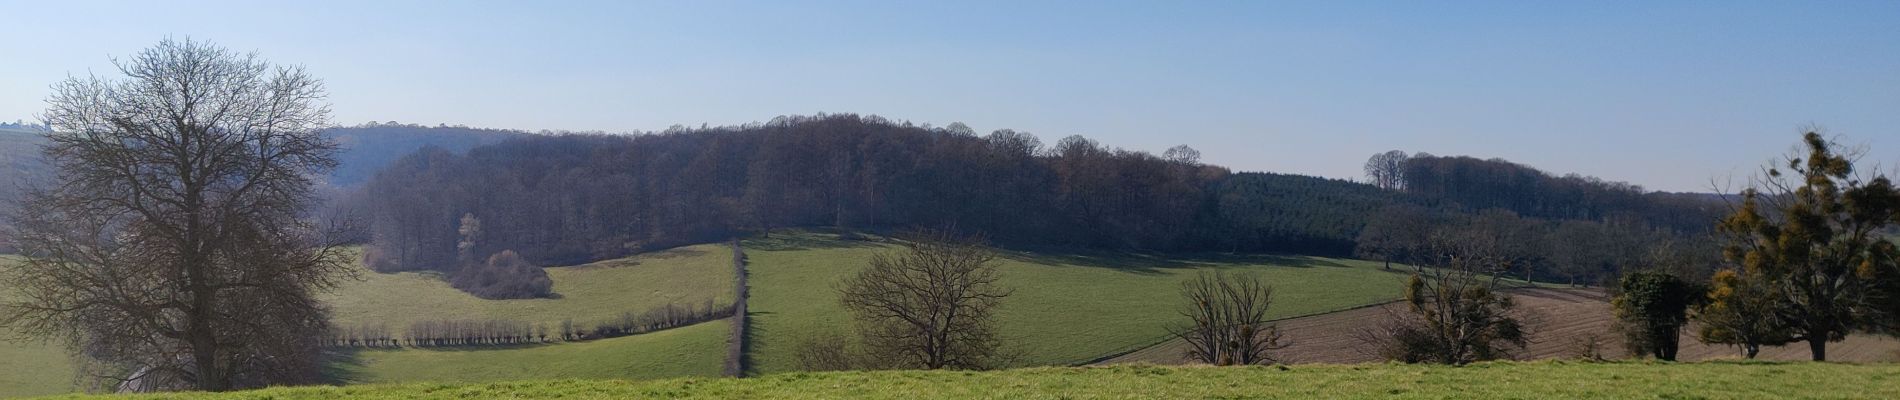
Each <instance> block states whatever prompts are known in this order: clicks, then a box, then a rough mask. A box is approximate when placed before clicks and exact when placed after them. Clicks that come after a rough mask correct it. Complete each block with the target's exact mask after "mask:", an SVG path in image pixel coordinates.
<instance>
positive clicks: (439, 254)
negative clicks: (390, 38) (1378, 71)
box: [360, 114, 1719, 282]
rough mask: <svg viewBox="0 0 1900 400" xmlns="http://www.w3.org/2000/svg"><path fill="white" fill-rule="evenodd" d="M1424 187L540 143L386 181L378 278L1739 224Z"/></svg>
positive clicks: (777, 125) (1500, 181) (1112, 153)
mask: <svg viewBox="0 0 1900 400" xmlns="http://www.w3.org/2000/svg"><path fill="white" fill-rule="evenodd" d="M1340 162H1342V163H1357V162H1359V161H1358V160H1340ZM1406 166H1407V167H1408V168H1407V171H1406V176H1405V185H1404V187H1402V188H1395V189H1381V188H1378V187H1374V186H1371V185H1367V184H1362V183H1356V182H1351V181H1344V180H1335V179H1325V178H1318V177H1309V176H1298V175H1281V174H1271V173H1234V172H1231V171H1229V170H1228V169H1226V168H1223V167H1220V166H1216V165H1208V164H1203V163H1201V162H1200V161H1199V156H1198V152H1197V151H1195V150H1194V149H1192V148H1189V147H1187V146H1178V147H1176V148H1172V149H1169V150H1168V151H1167V152H1164V153H1162V154H1159V155H1157V154H1151V153H1147V152H1141V151H1130V150H1125V149H1120V148H1116V147H1113V146H1107V145H1103V144H1101V143H1098V142H1096V141H1094V140H1090V139H1087V138H1084V137H1081V136H1069V137H1065V138H1062V139H1060V140H1057V141H1055V143H1054V144H1053V145H1049V146H1045V144H1044V142H1043V141H1042V139H1041V138H1038V137H1036V136H1034V135H1031V134H1029V133H1027V132H1018V131H1014V130H1008V129H1004V130H998V131H995V132H992V133H990V134H988V135H981V136H979V135H978V134H976V133H975V132H972V131H970V130H969V129H968V128H965V127H962V126H961V125H955V124H953V125H952V127H943V128H937V127H929V126H917V125H913V124H909V123H902V122H895V121H892V120H889V119H885V118H881V117H878V116H860V115H854V114H834V115H818V116H811V117H803V116H794V117H780V118H776V119H774V120H773V121H772V122H769V123H763V124H748V125H743V126H728V127H713V128H701V129H681V130H674V131H669V132H664V133H659V134H649V135H632V136H609V135H548V136H534V137H527V138H523V139H521V140H512V141H507V142H504V143H499V144H495V145H488V146H481V147H477V148H474V149H470V150H469V151H468V152H467V153H466V154H459V155H458V154H454V153H453V152H450V151H438V150H425V151H420V152H417V153H415V154H412V155H410V156H408V157H405V158H403V159H401V160H399V161H397V162H396V163H394V164H391V166H390V167H389V168H388V169H386V170H385V171H383V173H381V174H378V175H377V178H376V179H374V180H373V181H371V182H370V183H369V185H368V186H367V190H368V194H367V196H366V197H365V199H366V201H367V202H368V203H369V204H368V205H367V206H365V207H361V208H360V209H363V210H371V214H372V215H371V218H370V219H371V220H372V229H373V230H374V231H375V233H374V235H373V236H374V243H373V245H372V248H373V249H375V250H377V251H374V252H372V253H371V256H372V258H374V260H372V261H374V262H372V263H371V265H372V267H375V268H377V269H378V270H383V271H392V270H416V269H441V270H447V269H449V268H452V267H453V265H454V263H453V260H454V258H455V255H456V250H455V249H456V246H455V243H456V242H457V241H458V238H457V233H456V231H455V227H456V226H457V223H458V221H459V219H460V218H461V217H462V216H464V215H467V214H474V215H475V216H476V217H478V218H480V219H481V221H482V223H483V225H482V226H483V229H484V232H487V233H488V234H487V239H486V240H485V241H484V242H483V243H482V244H481V246H484V248H480V249H476V251H475V252H476V253H478V254H492V253H495V252H499V251H501V250H514V251H516V252H518V253H520V254H521V255H522V256H523V257H526V258H528V259H529V260H531V261H533V262H536V263H542V264H553V265H562V264H574V263H581V262H587V261H592V260H598V259H603V258H612V257H617V256H620V255H624V254H629V253H632V252H637V251H639V250H640V249H643V248H653V247H669V246H674V245H679V244H687V243H699V242H706V241H717V240H723V239H725V238H730V237H733V236H739V235H746V234H751V233H756V232H760V231H768V230H771V229H776V228H785V227H821V226H831V227H843V228H850V229H860V230H869V231H886V230H895V229H905V228H910V227H915V226H938V227H940V226H955V227H956V228H957V229H960V230H965V231H972V232H980V233H983V234H986V235H987V236H988V237H989V238H990V239H991V240H992V241H993V242H995V243H997V244H1000V245H1002V246H1004V247H1016V248H1028V247H1046V246H1056V247H1080V248H1095V249H1112V250H1140V251H1164V252H1177V251H1228V252H1256V253H1258V252H1274V253H1293V254H1303V255H1315V256H1333V257H1338V256H1349V255H1354V254H1355V251H1356V250H1358V248H1359V247H1360V246H1359V245H1360V242H1361V240H1360V235H1361V234H1362V233H1363V232H1362V231H1364V230H1365V227H1366V226H1368V222H1370V221H1372V220H1374V219H1375V218H1378V217H1379V216H1380V215H1382V213H1383V211H1384V210H1385V209H1388V208H1395V207H1397V208H1408V209H1411V208H1415V209H1418V210H1420V211H1419V212H1420V213H1428V214H1432V215H1433V217H1434V218H1437V220H1440V221H1442V220H1447V219H1461V218H1471V217H1472V216H1474V215H1477V214H1480V213H1484V212H1489V211H1493V210H1503V211H1507V214H1512V215H1511V216H1510V217H1509V218H1508V219H1509V220H1510V221H1511V223H1514V224H1523V225H1526V226H1527V227H1528V229H1527V230H1528V231H1530V232H1533V233H1539V235H1538V236H1536V237H1527V238H1526V239H1536V240H1543V239H1544V236H1553V237H1554V235H1551V234H1549V233H1551V232H1554V231H1556V230H1557V228H1558V225H1561V223H1562V222H1574V223H1571V224H1569V225H1572V226H1573V228H1574V229H1570V231H1571V233H1574V234H1573V235H1570V236H1567V237H1565V238H1564V240H1563V241H1564V242H1566V243H1588V242H1594V240H1593V241H1577V240H1570V239H1576V238H1577V237H1580V236H1588V237H1587V238H1586V239H1598V238H1601V239H1603V241H1611V240H1612V239H1616V240H1624V239H1627V240H1624V241H1627V242H1631V243H1635V244H1638V245H1641V244H1645V243H1650V242H1656V240H1651V239H1658V238H1661V237H1666V236H1672V235H1685V236H1686V235H1692V234H1695V233H1700V232H1705V231H1707V230H1708V229H1709V227H1710V226H1712V225H1713V222H1714V220H1715V218H1716V216H1717V215H1718V214H1717V211H1719V208H1718V207H1716V205H1718V204H1717V203H1714V202H1711V201H1709V200H1708V199H1707V197H1698V196H1680V195H1669V194H1661V193H1648V192H1645V191H1643V190H1642V189H1641V188H1639V187H1636V186H1634V185H1628V184H1622V183H1617V182H1609V181H1603V180H1599V179H1595V178H1589V177H1578V176H1574V175H1565V176H1557V175H1554V174H1550V173H1546V172H1543V171H1540V170H1537V169H1535V168H1531V167H1529V166H1524V165H1519V164H1514V163H1510V162H1508V161H1503V160H1495V159H1493V160H1482V159H1476V158H1470V157H1432V156H1421V157H1414V158H1411V161H1409V162H1407V163H1406ZM1400 206H1403V207H1400ZM1539 247H1541V246H1539ZM1571 247H1602V246H1594V245H1585V244H1576V245H1571ZM1578 253H1580V254H1574V255H1571V256H1573V257H1567V258H1564V260H1565V261H1563V262H1564V263H1568V264H1574V266H1575V267H1574V268H1563V270H1565V271H1574V272H1576V273H1568V274H1566V276H1565V278H1567V279H1576V280H1580V281H1584V282H1595V281H1596V279H1598V278H1600V276H1599V275H1601V274H1602V273H1604V272H1606V271H1609V272H1613V271H1615V269H1614V268H1613V266H1616V265H1621V263H1620V262H1616V261H1609V260H1597V259H1591V260H1583V258H1587V257H1596V258H1601V257H1602V256H1604V254H1610V255H1616V254H1645V253H1644V252H1641V251H1630V252H1621V253H1617V252H1596V253H1601V254H1581V253H1583V252H1581V251H1579V252H1578ZM1612 253H1614V254H1612ZM1710 254H1714V253H1713V252H1710ZM1539 256H1542V255H1539ZM1550 258H1553V259H1555V258H1557V257H1556V255H1554V254H1552V255H1550ZM1606 266H1610V267H1606ZM1555 270H1556V269H1544V270H1539V271H1532V272H1530V273H1532V274H1546V275H1548V274H1550V273H1552V271H1555Z"/></svg>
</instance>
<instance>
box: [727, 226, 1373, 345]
mask: <svg viewBox="0 0 1900 400" xmlns="http://www.w3.org/2000/svg"><path fill="white" fill-rule="evenodd" d="M743 246H745V249H746V257H747V259H748V260H749V262H748V266H747V270H748V272H749V273H751V285H752V300H751V301H752V302H751V304H750V305H749V306H750V307H751V308H752V321H753V325H752V326H751V329H753V330H754V332H753V334H752V335H753V337H754V340H755V341H754V342H753V343H752V349H753V350H752V353H751V354H752V360H753V361H754V365H753V367H754V369H755V370H757V371H758V372H761V373H774V372H787V371H793V370H795V369H796V368H797V361H796V354H797V349H796V347H797V343H799V342H800V341H802V340H804V338H807V337H812V336H813V335H817V334H820V333H823V332H826V331H836V332H840V333H848V332H849V330H850V329H851V326H852V325H851V324H852V322H851V319H850V317H849V316H848V315H847V314H846V313H845V312H844V310H843V308H842V307H841V306H839V304H838V298H837V292H836V290H835V288H834V287H833V285H835V283H836V282H838V281H839V280H840V279H841V278H844V277H846V276H849V275H850V274H852V273H854V272H856V271H857V270H858V269H859V268H862V267H864V266H865V265H866V264H867V263H868V262H869V259H870V257H871V255H872V254H876V253H878V252H883V251H893V250H895V249H897V247H896V246H893V245H889V244H883V243H877V242H867V241H848V240H838V239H837V238H836V236H835V235H831V234H828V233H820V232H798V231H793V232H784V233H777V234H774V235H773V236H771V237H768V238H763V239H754V240H750V241H746V242H744V243H743ZM1001 261H1002V265H1001V267H1000V269H1001V273H1002V284H1003V285H1004V286H1006V287H1009V288H1011V289H1013V290H1014V291H1015V292H1014V293H1013V294H1012V295H1011V296H1010V297H1009V298H1007V299H1004V300H1003V305H1002V306H1001V307H1002V308H1001V310H999V316H998V318H999V319H1000V320H1001V325H1002V332H1001V333H1002V335H1004V336H1005V337H1007V338H1008V340H1007V344H1006V346H1007V347H1008V348H1007V349H1006V350H1007V351H1010V352H1014V353H1017V354H1020V359H1019V360H1018V361H1017V362H1016V364H1017V365H1067V364H1077V363H1083V362H1088V361H1090V360H1093V359H1096V358H1100V357H1103V356H1107V355H1111V354H1115V353H1119V352H1125V351H1132V350H1135V349H1139V348H1142V347H1146V346H1149V345H1153V344H1156V343H1159V342H1161V341H1163V340H1164V339H1166V338H1167V330H1166V328H1167V325H1168V324H1172V323H1175V322H1177V320H1178V319H1179V318H1180V315H1179V313H1178V308H1179V307H1180V304H1179V303H1180V293H1179V291H1178V288H1179V285H1180V282H1181V281H1182V280H1183V279H1187V278H1189V277H1192V276H1193V275H1194V274H1195V273H1197V272H1198V271H1200V270H1205V269H1221V270H1228V271H1235V272H1255V273H1260V274H1262V275H1263V276H1264V277H1265V278H1266V280H1267V281H1268V282H1269V283H1271V284H1272V285H1273V286H1274V289H1275V292H1274V303H1273V306H1272V314H1273V315H1274V316H1275V317H1276V318H1280V317H1291V316H1299V315H1307V314H1316V313H1323V312H1327V311H1334V310H1340V309H1345V308H1351V307H1355V306H1360V305H1366V304H1373V303H1380V302H1385V301H1390V300H1393V299H1397V298H1398V297H1399V296H1400V295H1401V294H1402V293H1401V292H1402V289H1403V288H1402V287H1401V286H1402V282H1403V279H1404V278H1405V277H1406V276H1407V275H1406V274H1405V272H1403V271H1399V270H1398V269H1396V268H1395V269H1394V271H1382V270H1381V269H1380V264H1379V263H1375V262H1369V261H1359V260H1341V259H1330V258H1318V257H1299V256H1286V257H1279V256H1222V255H1209V256H1205V257H1196V256H1191V255H1190V256H1180V255H1177V256H1170V257H1169V258H1153V257H1147V256H1142V255H1131V254H1122V253H1100V254H1087V253H1083V254H1073V253H1054V252H1050V253H1041V252H1038V253H1025V252H1005V254H1004V258H1003V259H1002V260H1001Z"/></svg>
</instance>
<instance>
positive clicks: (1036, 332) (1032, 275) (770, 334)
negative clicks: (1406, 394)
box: [0, 231, 1405, 396]
mask: <svg viewBox="0 0 1900 400" xmlns="http://www.w3.org/2000/svg"><path fill="white" fill-rule="evenodd" d="M744 246H745V247H746V251H747V256H748V258H749V259H750V261H749V265H750V266H749V268H750V271H751V274H752V278H751V285H752V296H753V297H752V304H751V309H752V315H751V317H752V321H753V324H752V326H751V328H752V330H753V332H752V335H751V336H752V337H753V338H754V339H755V342H754V343H753V346H752V353H751V358H752V360H753V361H754V363H755V364H754V370H755V371H757V372H761V373H774V372H785V371H791V370H793V369H795V368H796V365H795V361H794V359H793V354H794V352H795V349H794V346H793V344H794V343H797V342H798V341H800V340H803V339H804V338H806V337H810V336H811V335H815V334H818V333H822V332H826V331H835V332H840V333H842V332H845V331H846V330H848V329H850V327H851V322H850V320H849V318H848V317H847V316H846V315H845V314H844V313H843V311H842V310H841V309H840V308H839V306H838V302H837V297H836V292H835V290H834V288H833V285H834V284H835V282H837V281H838V280H839V279H840V278H842V277H844V276H847V275H849V274H851V273H852V272H854V271H856V270H858V269H859V268H862V267H863V266H864V265H866V263H867V261H868V259H869V257H870V256H871V255H872V254H876V253H878V252H883V251H894V250H896V249H897V247H895V246H893V245H889V244H884V243H880V242H866V241H846V240H838V239H837V238H836V236H835V235H832V234H828V233H822V232H811V231H791V232H787V233H781V234H777V235H774V236H770V237H767V238H763V239H755V240H750V241H747V242H745V243H744ZM730 254H731V253H730V252H729V251H726V250H725V249H724V247H723V245H700V246H688V247H684V248H679V249H674V250H668V251H662V252H656V253H650V254H644V255H640V256H635V257H631V258H627V259H621V260H612V261H604V262H598V263H592V264H587V265H581V266H573V267H556V268H549V269H548V272H549V274H550V275H551V276H552V278H553V279H554V282H555V292H556V293H558V294H560V296H559V297H558V298H554V299H533V300H502V301H495V300H481V299H478V298H475V297H472V296H469V295H466V294H464V293H462V292H460V291H456V290H455V289H453V288H450V287H449V286H448V285H447V284H446V283H444V282H443V281H442V280H441V279H440V278H438V277H436V276H434V275H432V274H425V273H400V274H377V273H368V272H365V273H364V274H363V279H362V280H361V281H355V282H351V283H349V284H346V285H344V287H342V288H340V289H339V290H338V291H337V292H335V293H332V294H329V295H327V297H326V301H327V302H328V303H329V304H331V305H332V306H333V307H334V310H335V312H336V320H337V322H338V323H340V324H365V323H368V324H387V325H388V326H389V327H390V328H391V329H394V330H398V331H400V330H401V329H402V328H403V327H405V326H406V325H407V323H408V322H410V321H416V320H422V319H480V318H501V319H513V320H521V321H530V322H538V323H547V324H550V325H553V324H558V323H559V321H560V320H562V319H566V318H573V319H575V320H576V321H577V322H591V321H594V320H599V319H605V318H610V317H613V316H616V315H618V314H619V313H621V312H626V311H640V310H644V309H646V308H648V307H652V306H657V305H662V304H665V303H667V302H669V301H672V302H685V303H692V304H699V303H700V302H703V301H704V299H706V298H713V299H716V301H717V302H719V303H721V304H723V303H726V302H729V301H730V298H731V295H732V291H731V288H730V285H731V280H732V273H731V269H730V266H731V264H730V262H731V260H730ZM1004 255H1005V257H1004V259H1003V261H1002V265H1001V270H1002V273H1003V278H1004V280H1003V283H1004V285H1005V286H1008V287H1010V288H1012V289H1014V290H1015V292H1014V294H1013V295H1012V296H1011V297H1009V298H1008V299H1006V300H1005V302H1004V305H1003V309H1002V310H1001V311H1000V314H999V318H1000V319H1001V320H1002V321H1001V322H1002V329H1003V331H1002V333H1003V335H1004V336H1005V337H1007V338H1008V342H1007V346H1008V348H1007V350H1008V351H1011V352H1014V353H1018V354H1020V358H1019V359H1018V360H1017V361H1016V362H1015V363H1014V364H1016V365H1030V366H1033V365H1066V364H1076V363H1082V362H1087V361H1090V360H1093V359H1096V358H1099V357H1103V356H1106V355H1110V354H1115V353H1118V352H1123V351H1130V350H1134V349H1138V348H1141V347H1145V346H1148V345H1151V344H1154V343H1157V342H1160V341H1162V340H1163V339H1165V338H1166V330H1165V327H1166V326H1167V324H1170V323H1173V322H1175V320H1176V319H1177V318H1178V315H1177V314H1176V311H1177V307H1178V306H1179V304H1178V300H1179V294H1178V293H1177V291H1176V290H1177V287H1178V286H1177V285H1179V283H1180V281H1181V280H1183V279H1186V278H1188V277H1190V276H1192V275H1193V274H1195V273H1196V272H1197V271H1201V270H1207V269H1223V270H1230V271H1248V272H1257V273H1260V274H1262V275H1263V276H1265V277H1266V278H1267V280H1268V281H1269V282H1270V283H1272V284H1273V285H1274V286H1275V288H1276V290H1277V292H1276V297H1275V304H1274V307H1273V314H1274V315H1275V316H1276V317H1290V316H1297V315H1306V314H1314V313H1322V312H1327V311H1333V310H1338V309H1344V308H1350V307H1354V306H1358V305H1364V304H1371V303H1378V302H1383V301H1388V300H1391V299H1395V298H1397V297H1398V296H1399V294H1400V289H1401V288H1400V285H1399V283H1400V282H1401V281H1402V279H1403V278H1404V276H1405V274H1404V273H1403V272H1401V271H1382V270H1380V268H1379V265H1378V264H1377V263H1372V262H1365V261H1356V260H1339V259H1328V258H1315V257H1299V256H1285V257H1280V256H1232V255H1169V256H1166V257H1159V256H1149V255H1140V254H1126V253H1074V252H1033V253H1031V252H1005V253H1004ZM727 328H728V327H727V326H726V323H724V322H715V323H708V324H700V325H695V326H691V327H686V328H680V329H674V330H668V331H662V332H657V333H653V334H647V335H637V336H632V337H626V338H618V339H609V340H601V341H593V342H584V343H565V344H553V345H541V346H524V347H516V348H505V349H494V348H484V349H445V350H438V349H401V350H362V351H356V352H352V353H350V354H348V357H346V358H344V359H343V361H341V362H339V363H337V364H336V367H337V368H334V369H333V370H335V371H338V373H337V374H336V376H335V377H334V379H335V380H336V381H338V382H344V383H400V382H422V381H428V382H467V383H474V382H494V381H508V380H522V379H544V378H548V379H551V378H621V379H644V378H662V377H678V376H711V375H716V374H718V372H719V370H720V367H721V361H722V359H721V358H722V356H723V354H724V344H725V340H726V329H727ZM0 354H8V355H11V354H21V355H22V356H20V357H18V358H19V359H22V360H24V361H14V362H17V363H20V364H22V365H36V366H37V365H56V366H57V365H63V364H59V363H63V362H66V361H65V358H64V356H63V355H62V353H61V352H59V351H57V350H56V349H54V348H50V347H46V346H43V345H42V346H39V347H22V346H17V345H14V346H12V347H6V348H0ZM10 358H12V357H10ZM0 362H6V361H0ZM28 369H31V370H32V371H31V372H27V371H26V370H27V369H19V368H8V369H6V370H0V382H6V379H12V380H15V381H23V382H26V381H30V382H33V385H40V386H20V387H24V388H25V389H18V388H16V386H13V385H7V386H5V387H0V396H17V395H27V394H46V393H57V392H61V391H65V390H67V389H68V388H70V382H71V379H70V376H71V372H70V368H67V369H64V370H60V371H58V372H51V371H49V370H51V368H28ZM51 375H59V379H56V380H53V381H54V382H53V383H50V384H44V385H41V383H44V382H46V381H48V380H47V379H45V378H44V377H45V376H51Z"/></svg>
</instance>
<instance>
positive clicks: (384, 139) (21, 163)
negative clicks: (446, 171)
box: [0, 123, 529, 253]
mask: <svg viewBox="0 0 1900 400" xmlns="http://www.w3.org/2000/svg"><path fill="white" fill-rule="evenodd" d="M4 125H5V126H0V215H3V214H4V213H5V212H6V211H7V210H8V209H10V208H11V207H13V203H14V200H15V199H17V197H18V196H19V195H20V193H21V192H22V189H23V188H24V186H25V185H27V184H28V183H30V182H33V181H36V180H37V181H43V180H46V179H50V178H51V177H52V175H53V171H52V170H51V168H50V167H49V166H48V165H47V164H46V163H45V162H44V160H42V159H41V157H40V147H41V146H42V145H44V144H45V143H46V139H45V137H44V136H42V135H43V132H42V131H39V130H37V129H36V128H38V126H34V125H27V126H17V125H13V124H4ZM323 133H324V135H325V136H327V137H329V138H331V139H332V140H335V141H336V142H337V143H338V144H339V145H340V146H341V147H342V148H341V149H340V151H339V152H338V153H337V161H338V166H337V169H336V170H335V171H332V172H331V174H330V176H329V177H328V179H327V183H328V185H327V186H326V188H327V189H328V190H330V191H333V192H334V193H345V192H348V191H349V189H351V188H353V187H355V186H359V185H361V184H363V183H364V182H366V181H368V180H369V179H370V178H372V177H374V176H375V175H376V172H377V171H381V170H382V169H383V167H385V166H388V165H389V164H390V163H391V162H393V161H395V160H396V159H398V158H402V156H404V155H408V154H410V153H414V152H416V151H417V150H420V149H422V148H425V147H429V148H436V149H441V150H443V151H448V152H454V153H461V152H466V151H468V150H469V149H472V148H475V147H477V146H481V145H487V144H494V143H500V142H502V141H505V140H508V139H510V138H516V137H523V136H528V135H529V134H528V133H525V132H521V131H510V130H498V129H479V128H468V127H459V126H458V127H447V126H438V127H424V126H420V125H405V124H394V123H390V124H365V125H358V126H350V127H339V128H331V129H329V130H326V131H324V132H323ZM332 195H335V194H332ZM326 207H334V205H328V206H326ZM0 223H4V221H0ZM11 250H12V249H11V246H10V244H9V243H8V242H7V240H6V238H4V237H0V253H5V252H9V251H11Z"/></svg>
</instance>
